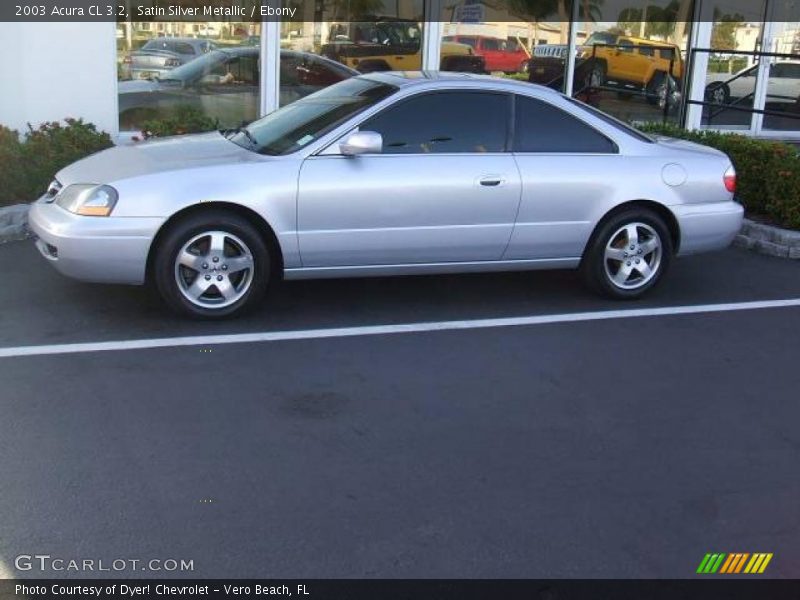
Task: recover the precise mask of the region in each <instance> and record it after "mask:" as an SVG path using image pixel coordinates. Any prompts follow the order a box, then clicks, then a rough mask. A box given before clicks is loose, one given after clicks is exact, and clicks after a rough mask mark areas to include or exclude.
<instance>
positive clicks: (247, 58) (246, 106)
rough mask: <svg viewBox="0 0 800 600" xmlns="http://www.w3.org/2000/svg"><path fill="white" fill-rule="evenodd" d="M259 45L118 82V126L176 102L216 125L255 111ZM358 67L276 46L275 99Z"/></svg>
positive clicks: (291, 97) (303, 92) (293, 96)
mask: <svg viewBox="0 0 800 600" xmlns="http://www.w3.org/2000/svg"><path fill="white" fill-rule="evenodd" d="M259 63H260V61H259V49H258V48H253V47H238V48H230V49H226V50H214V51H212V52H209V53H208V54H206V55H204V56H202V57H200V58H197V59H195V60H193V61H191V62H188V63H186V64H185V65H183V66H181V67H177V68H175V69H173V70H172V71H170V72H169V73H168V74H167V75H166V76H165V77H162V78H159V77H153V78H151V79H149V80H134V81H121V82H120V83H119V116H120V129H121V130H123V131H131V130H136V129H139V128H140V127H141V124H142V122H144V121H145V120H147V119H152V118H155V117H158V115H159V114H160V113H163V111H165V110H169V109H172V108H175V107H176V106H192V107H195V108H199V109H200V110H202V111H203V112H204V113H205V114H207V115H209V116H211V117H214V118H217V119H219V122H220V125H221V126H238V125H241V124H242V123H243V122H247V123H249V122H250V121H254V120H255V119H257V118H258V117H259V116H260V115H259V113H260V110H259V88H260V86H259V81H260V64H259ZM353 75H358V72H357V71H355V70H353V69H351V68H349V67H346V66H344V65H342V64H339V63H337V62H335V61H332V60H328V59H326V58H324V57H321V56H317V55H315V54H309V53H306V52H293V51H289V50H282V51H281V57H280V103H281V105H285V104H290V103H291V102H294V101H295V100H298V99H300V98H302V97H304V96H307V95H309V94H311V93H313V92H316V91H317V90H320V89H322V88H324V87H327V86H329V85H332V84H334V83H338V82H339V81H342V80H344V79H347V78H349V77H352V76H353Z"/></svg>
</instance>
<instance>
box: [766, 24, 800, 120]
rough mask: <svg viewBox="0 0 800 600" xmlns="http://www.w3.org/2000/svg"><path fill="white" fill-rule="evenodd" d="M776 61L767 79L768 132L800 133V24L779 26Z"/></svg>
mask: <svg viewBox="0 0 800 600" xmlns="http://www.w3.org/2000/svg"><path fill="white" fill-rule="evenodd" d="M775 27H776V31H775V32H774V34H775V35H774V42H773V48H772V51H773V52H775V53H776V54H780V55H781V56H780V57H779V58H773V59H771V60H772V64H771V65H770V69H769V79H768V80H767V96H766V101H765V106H764V108H765V109H766V110H767V111H770V113H771V114H767V115H765V116H764V125H763V128H764V129H765V130H773V131H798V130H800V23H797V22H782V23H776V24H775Z"/></svg>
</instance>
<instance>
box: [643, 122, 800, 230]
mask: <svg viewBox="0 0 800 600" xmlns="http://www.w3.org/2000/svg"><path fill="white" fill-rule="evenodd" d="M639 129H641V130H642V131H644V132H646V133H653V134H658V135H667V136H669V137H675V138H681V139H685V140H689V141H692V142H697V143H699V144H704V145H706V146H711V147H712V148H716V149H718V150H721V151H722V152H724V153H725V154H727V155H728V156H730V158H731V162H733V165H734V167H736V174H737V197H738V199H739V201H740V202H742V204H744V207H745V209H746V210H747V212H748V214H750V215H751V216H755V217H764V218H766V219H768V220H770V221H772V222H774V223H775V224H776V225H781V226H784V227H790V228H792V229H800V155H799V154H798V151H797V149H795V147H794V146H791V145H789V144H784V143H781V142H770V141H766V140H756V139H753V138H750V137H746V136H743V135H737V134H733V133H719V132H716V131H686V130H684V129H681V128H679V127H676V126H674V125H661V124H656V123H647V124H645V125H640V126H639Z"/></svg>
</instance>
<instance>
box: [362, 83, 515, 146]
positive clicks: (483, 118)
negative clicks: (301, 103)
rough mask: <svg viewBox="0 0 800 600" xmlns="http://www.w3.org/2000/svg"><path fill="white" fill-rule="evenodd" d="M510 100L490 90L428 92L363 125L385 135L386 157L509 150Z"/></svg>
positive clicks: (368, 129)
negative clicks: (389, 155)
mask: <svg viewBox="0 0 800 600" xmlns="http://www.w3.org/2000/svg"><path fill="white" fill-rule="evenodd" d="M508 119H509V98H508V96H507V95H506V94H499V93H489V92H436V93H430V94H422V95H419V96H415V97H413V98H410V99H408V100H405V101H401V102H400V103H399V104H397V105H395V106H391V107H389V108H387V109H386V110H384V111H383V112H381V113H380V114H378V115H376V116H374V117H372V118H371V119H369V120H368V121H366V122H365V123H362V124H361V126H360V129H361V130H362V131H376V132H378V133H380V134H381V135H382V136H383V153H384V154H433V153H450V152H463V153H473V152H504V151H505V149H506V134H507V129H508Z"/></svg>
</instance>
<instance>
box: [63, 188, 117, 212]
mask: <svg viewBox="0 0 800 600" xmlns="http://www.w3.org/2000/svg"><path fill="white" fill-rule="evenodd" d="M116 203H117V190H115V189H114V188H112V187H111V186H110V185H95V184H92V183H89V184H83V183H80V184H78V183H76V184H73V185H70V186H67V187H66V188H64V189H63V190H62V191H61V193H60V194H59V195H58V197H57V198H56V204H58V205H59V206H60V207H61V208H63V209H64V210H68V211H69V212H71V213H75V214H76V215H84V216H87V217H107V216H108V215H110V214H111V211H112V210H113V209H114V205H115V204H116Z"/></svg>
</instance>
